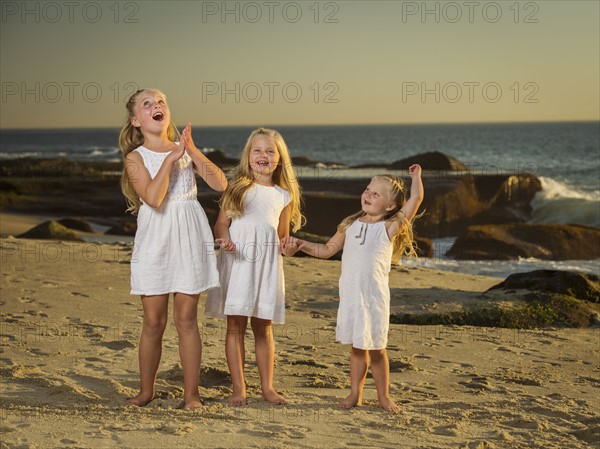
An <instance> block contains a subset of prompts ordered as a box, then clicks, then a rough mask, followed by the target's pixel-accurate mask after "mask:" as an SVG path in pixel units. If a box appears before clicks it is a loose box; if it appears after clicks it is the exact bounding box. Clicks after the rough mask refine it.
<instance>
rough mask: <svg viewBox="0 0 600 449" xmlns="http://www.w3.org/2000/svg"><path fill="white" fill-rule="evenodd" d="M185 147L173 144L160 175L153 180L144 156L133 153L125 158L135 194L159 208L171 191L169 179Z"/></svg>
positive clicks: (149, 204) (161, 167)
mask: <svg viewBox="0 0 600 449" xmlns="http://www.w3.org/2000/svg"><path fill="white" fill-rule="evenodd" d="M183 153H184V148H183V145H175V144H173V149H172V150H171V152H170V153H169V154H168V155H167V157H165V160H164V161H163V163H162V165H161V166H160V169H159V170H158V173H156V176H155V177H154V178H152V177H151V176H150V173H149V172H148V169H147V168H146V166H145V165H144V160H143V158H142V156H141V155H140V154H139V153H138V152H137V151H132V152H131V153H129V154H128V155H127V156H126V157H125V163H126V169H127V175H128V176H129V180H130V182H131V184H132V185H133V188H134V190H135V193H137V194H138V196H139V197H140V198H141V199H142V200H143V201H144V203H146V204H147V205H148V206H150V207H153V208H158V207H160V206H161V204H162V202H163V200H164V199H165V197H166V196H167V190H168V189H169V179H170V178H171V170H172V169H173V164H174V163H175V161H177V160H179V158H181V156H183Z"/></svg>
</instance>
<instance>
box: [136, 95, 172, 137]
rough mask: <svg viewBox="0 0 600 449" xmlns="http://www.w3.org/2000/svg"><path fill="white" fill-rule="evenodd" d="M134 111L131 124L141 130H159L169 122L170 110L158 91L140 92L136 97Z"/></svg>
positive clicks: (164, 128)
mask: <svg viewBox="0 0 600 449" xmlns="http://www.w3.org/2000/svg"><path fill="white" fill-rule="evenodd" d="M134 113H135V116H134V117H133V118H132V119H131V124H132V125H133V126H135V127H136V128H141V129H142V131H147V132H152V131H154V132H161V131H164V130H166V129H168V127H169V123H171V111H170V110H169V106H167V101H166V99H165V97H164V96H163V95H162V94H161V93H160V92H154V91H144V92H141V93H140V94H139V95H138V98H137V99H136V104H135V109H134Z"/></svg>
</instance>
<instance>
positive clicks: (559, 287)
mask: <svg viewBox="0 0 600 449" xmlns="http://www.w3.org/2000/svg"><path fill="white" fill-rule="evenodd" d="M498 289H501V290H521V289H522V290H530V291H536V292H545V293H560V294H563V295H567V296H572V297H575V298H576V299H579V300H584V301H591V302H595V303H598V302H600V283H599V282H598V276H596V275H594V274H584V273H577V272H573V271H560V270H535V271H530V272H527V273H515V274H511V275H510V276H508V277H507V278H506V280H504V281H503V282H501V283H499V284H498V285H494V286H493V287H491V288H490V289H489V290H498ZM489 290H488V291H489Z"/></svg>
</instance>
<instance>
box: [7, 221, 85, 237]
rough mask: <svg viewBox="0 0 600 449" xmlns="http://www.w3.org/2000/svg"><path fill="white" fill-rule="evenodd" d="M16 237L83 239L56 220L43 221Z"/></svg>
mask: <svg viewBox="0 0 600 449" xmlns="http://www.w3.org/2000/svg"><path fill="white" fill-rule="evenodd" d="M17 237H18V238H20V239H39V240H70V241H75V242H83V239H81V238H80V237H79V236H78V235H77V234H76V233H75V232H73V231H71V230H70V229H67V228H66V227H64V226H63V225H61V224H60V223H58V222H56V221H45V222H43V223H41V224H39V225H37V226H35V227H33V228H31V229H30V230H29V231H27V232H25V233H23V234H20V235H18V236H17Z"/></svg>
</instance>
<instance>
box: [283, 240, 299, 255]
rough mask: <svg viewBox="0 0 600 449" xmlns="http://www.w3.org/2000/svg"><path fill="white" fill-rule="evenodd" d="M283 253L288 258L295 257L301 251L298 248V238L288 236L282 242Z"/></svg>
mask: <svg viewBox="0 0 600 449" xmlns="http://www.w3.org/2000/svg"><path fill="white" fill-rule="evenodd" d="M280 247H281V252H282V253H283V254H284V255H286V256H289V257H291V256H293V255H294V254H296V253H297V252H298V250H299V249H300V248H299V246H298V239H297V238H296V237H292V236H287V237H284V238H282V239H281V242H280Z"/></svg>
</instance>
